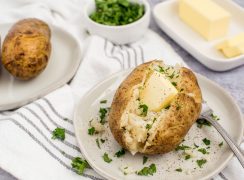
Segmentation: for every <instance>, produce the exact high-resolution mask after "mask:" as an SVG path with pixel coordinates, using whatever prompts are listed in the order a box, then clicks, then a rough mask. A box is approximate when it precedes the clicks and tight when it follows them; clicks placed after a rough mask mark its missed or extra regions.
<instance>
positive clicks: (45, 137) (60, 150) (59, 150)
mask: <svg viewBox="0 0 244 180" xmlns="http://www.w3.org/2000/svg"><path fill="white" fill-rule="evenodd" d="M16 115H19V116H20V117H21V118H23V119H24V120H26V121H27V122H28V123H29V124H30V125H31V126H32V127H33V128H34V129H35V130H36V131H37V132H39V134H40V135H41V136H42V137H43V138H44V139H45V140H46V141H47V142H48V143H49V144H50V145H51V146H52V147H53V148H54V149H56V150H57V151H58V152H60V153H61V154H62V155H63V156H64V157H66V158H68V159H70V160H72V159H74V157H73V156H71V155H70V154H67V153H63V150H62V149H60V148H59V147H57V146H56V145H55V144H53V142H52V141H50V139H49V138H50V137H51V134H50V137H47V136H46V135H45V134H44V133H43V132H42V131H41V130H40V129H39V128H38V127H37V126H36V125H35V124H34V123H33V122H32V121H31V120H30V119H29V118H27V117H26V116H25V115H24V114H22V113H20V112H16Z"/></svg>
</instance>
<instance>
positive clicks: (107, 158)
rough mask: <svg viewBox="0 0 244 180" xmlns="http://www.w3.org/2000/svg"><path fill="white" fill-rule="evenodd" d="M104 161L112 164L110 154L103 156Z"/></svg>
mask: <svg viewBox="0 0 244 180" xmlns="http://www.w3.org/2000/svg"><path fill="white" fill-rule="evenodd" d="M103 160H104V161H105V162H106V163H110V162H111V161H112V159H111V158H109V157H108V154H107V153H104V154H103Z"/></svg>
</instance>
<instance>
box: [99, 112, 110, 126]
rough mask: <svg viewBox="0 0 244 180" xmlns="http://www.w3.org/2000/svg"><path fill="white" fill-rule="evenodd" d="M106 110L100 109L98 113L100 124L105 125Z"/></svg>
mask: <svg viewBox="0 0 244 180" xmlns="http://www.w3.org/2000/svg"><path fill="white" fill-rule="evenodd" d="M107 112H108V110H107V109H106V108H100V110H99V113H100V123H101V124H105V117H106V114H107Z"/></svg>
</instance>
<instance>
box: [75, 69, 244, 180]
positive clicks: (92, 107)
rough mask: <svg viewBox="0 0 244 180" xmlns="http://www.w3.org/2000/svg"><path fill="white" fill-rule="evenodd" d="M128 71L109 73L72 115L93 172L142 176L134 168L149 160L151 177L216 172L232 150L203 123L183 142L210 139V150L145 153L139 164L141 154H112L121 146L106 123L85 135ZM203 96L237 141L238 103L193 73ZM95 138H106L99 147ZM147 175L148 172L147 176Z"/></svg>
mask: <svg viewBox="0 0 244 180" xmlns="http://www.w3.org/2000/svg"><path fill="white" fill-rule="evenodd" d="M129 72H130V70H128V71H123V72H120V73H117V74H114V75H112V76H111V77H109V78H108V79H106V80H104V81H103V82H101V83H100V84H98V85H97V86H95V87H94V88H93V89H92V90H90V91H89V93H88V94H87V95H86V96H84V97H83V98H82V99H81V101H80V102H79V104H78V106H77V108H76V111H75V116H74V126H75V133H76V137H77V139H78V143H79V146H80V149H81V151H82V153H83V155H84V158H86V159H87V161H88V162H89V164H90V165H91V167H92V168H94V170H95V171H97V173H99V174H100V175H101V176H103V177H105V178H108V179H131V180H132V179H133V180H134V179H144V178H145V179H146V178H147V177H144V176H138V175H136V174H135V173H134V171H137V170H140V169H142V168H143V167H145V166H149V165H150V164H152V163H155V164H156V167H157V173H155V174H154V175H153V176H151V177H152V178H153V179H179V177H180V179H182V180H183V179H187V180H189V179H208V178H211V177H213V176H214V175H216V174H217V173H219V172H220V171H221V170H222V169H223V168H224V167H225V166H226V165H227V163H228V162H229V160H230V159H231V157H232V156H233V153H232V152H231V150H230V149H229V147H228V145H227V144H226V143H225V142H224V145H223V146H222V147H219V144H220V143H221V142H222V141H223V139H222V137H221V136H220V135H219V134H218V133H217V131H216V130H215V129H214V127H207V126H206V127H203V128H201V129H199V128H198V127H197V126H196V124H194V125H193V127H192V128H191V129H190V131H189V133H188V134H187V136H186V137H185V141H184V142H183V144H184V145H188V146H191V147H194V143H196V144H197V145H199V146H200V147H204V148H207V146H206V145H205V144H204V143H203V142H202V139H204V138H208V139H210V140H211V146H210V149H207V151H209V152H210V153H209V154H208V155H203V154H202V153H200V152H198V151H197V149H194V150H192V153H193V154H192V156H193V157H192V158H191V159H189V160H184V156H183V154H182V152H180V151H177V152H176V151H172V152H170V153H167V154H164V155H155V156H148V157H149V158H148V161H147V163H146V164H144V165H143V164H142V159H143V155H141V154H137V155H135V156H132V155H131V154H130V153H129V152H126V154H125V155H124V156H122V157H121V158H117V157H115V156H114V154H115V152H117V151H118V150H120V149H121V147H120V146H119V145H118V144H117V142H116V141H115V139H114V138H113V136H112V134H111V132H110V130H109V128H108V123H106V124H105V127H106V131H105V133H103V134H98V135H94V136H90V135H88V133H87V131H88V128H90V127H89V121H90V120H91V118H92V117H95V116H96V115H97V114H98V111H99V108H100V107H110V105H111V101H112V98H113V95H114V93H115V91H116V89H117V87H118V86H119V84H120V83H121V81H122V80H123V79H124V78H125V77H126V76H127V75H128V73H129ZM197 78H198V81H199V84H200V87H201V89H202V93H203V97H204V99H205V100H206V101H207V103H208V104H209V106H210V107H211V108H212V109H213V110H214V111H215V114H216V115H218V117H219V118H220V120H219V123H220V124H221V125H222V126H223V127H224V128H225V129H226V131H227V132H228V133H229V134H230V135H231V136H232V137H233V138H234V140H236V142H237V143H238V144H239V143H240V142H241V137H242V135H243V126H244V125H243V120H242V115H241V111H240V109H239V107H238V106H237V104H236V102H235V101H234V100H233V99H232V98H231V97H230V96H229V95H228V94H227V93H226V92H225V91H224V90H223V89H222V88H221V87H220V86H218V85H217V84H215V83H213V82H212V81H210V80H208V79H206V78H205V77H203V76H201V75H197ZM103 99H106V100H108V102H107V103H106V104H100V100H103ZM97 138H99V139H100V138H103V139H107V140H106V141H105V143H104V144H102V143H101V142H100V146H101V149H99V148H98V146H97V144H96V139H97ZM105 152H107V153H108V154H109V157H110V158H112V159H113V161H112V162H111V163H106V162H104V160H103V158H102V156H103V154H104V153H105ZM202 158H204V159H206V160H207V163H206V164H204V165H203V168H199V167H198V165H197V163H196V160H199V159H202ZM123 167H128V168H129V170H130V171H131V172H133V173H131V174H128V175H124V174H123V172H122V170H121V168H123ZM177 168H182V170H183V172H177V171H175V169H177ZM149 177H150V176H149Z"/></svg>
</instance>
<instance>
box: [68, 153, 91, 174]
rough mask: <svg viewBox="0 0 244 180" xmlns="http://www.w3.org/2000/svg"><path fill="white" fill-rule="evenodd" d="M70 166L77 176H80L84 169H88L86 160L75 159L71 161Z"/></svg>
mask: <svg viewBox="0 0 244 180" xmlns="http://www.w3.org/2000/svg"><path fill="white" fill-rule="evenodd" d="M71 166H72V168H73V169H74V170H75V172H76V173H77V174H79V175H82V174H83V172H84V170H85V168H87V167H89V164H88V163H87V161H86V160H82V159H81V158H80V157H76V158H74V159H73V160H72V163H71Z"/></svg>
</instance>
